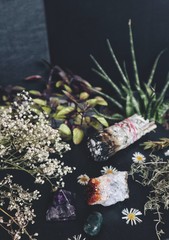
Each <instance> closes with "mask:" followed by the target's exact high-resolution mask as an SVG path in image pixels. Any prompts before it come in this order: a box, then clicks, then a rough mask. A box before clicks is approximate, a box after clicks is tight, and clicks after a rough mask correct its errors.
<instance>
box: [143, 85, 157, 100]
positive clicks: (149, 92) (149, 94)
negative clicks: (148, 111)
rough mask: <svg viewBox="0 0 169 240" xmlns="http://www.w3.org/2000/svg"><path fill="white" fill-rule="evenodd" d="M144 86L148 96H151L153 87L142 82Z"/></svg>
mask: <svg viewBox="0 0 169 240" xmlns="http://www.w3.org/2000/svg"><path fill="white" fill-rule="evenodd" d="M144 88H145V91H146V94H147V96H148V97H150V96H152V94H153V92H155V90H154V88H153V87H151V86H149V85H148V84H147V83H144Z"/></svg>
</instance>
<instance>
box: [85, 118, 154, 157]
mask: <svg viewBox="0 0 169 240" xmlns="http://www.w3.org/2000/svg"><path fill="white" fill-rule="evenodd" d="M156 127H157V126H156V125H155V123H154V122H149V120H145V119H144V118H143V117H142V116H140V115H138V114H134V115H133V116H131V117H129V118H127V119H125V120H123V121H121V122H119V123H115V124H114V125H112V126H110V127H108V128H106V129H104V131H102V132H100V133H97V134H96V135H94V136H93V137H92V138H90V139H89V141H88V148H89V150H90V152H91V155H92V157H93V158H94V160H95V161H105V160H107V159H108V158H109V157H111V156H112V155H113V154H115V153H116V152H118V151H119V150H121V149H124V148H126V147H127V146H129V145H130V144H132V143H133V142H135V141H137V140H138V139H140V138H141V137H142V136H143V135H145V134H146V133H148V132H150V131H152V130H154V129H155V128H156Z"/></svg>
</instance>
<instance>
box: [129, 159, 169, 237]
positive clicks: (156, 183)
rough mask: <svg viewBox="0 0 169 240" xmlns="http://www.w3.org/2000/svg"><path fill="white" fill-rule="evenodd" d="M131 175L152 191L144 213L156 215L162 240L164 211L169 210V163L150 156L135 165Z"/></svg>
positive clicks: (158, 233)
mask: <svg viewBox="0 0 169 240" xmlns="http://www.w3.org/2000/svg"><path fill="white" fill-rule="evenodd" d="M130 175H131V176H132V177H133V178H134V177H135V175H136V176H138V175H139V177H141V180H139V181H138V180H137V182H139V183H141V184H142V185H143V186H147V187H149V188H150V189H151V190H150V192H149V195H148V197H147V199H148V200H147V202H146V203H145V205H144V212H145V214H146V212H147V211H148V210H150V211H152V212H153V213H154V214H155V216H156V218H155V219H154V221H155V222H156V225H155V231H156V235H157V237H158V239H159V240H160V239H161V235H162V234H164V231H163V229H162V227H161V224H164V222H163V219H162V214H163V212H164V210H168V209H169V161H167V160H164V159H162V158H160V157H158V156H156V155H150V158H149V159H148V161H146V162H142V163H140V164H138V163H133V164H132V165H131V171H130Z"/></svg>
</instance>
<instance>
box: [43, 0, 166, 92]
mask: <svg viewBox="0 0 169 240" xmlns="http://www.w3.org/2000/svg"><path fill="white" fill-rule="evenodd" d="M45 5H46V14H47V26H48V34H49V46H50V54H51V60H52V63H53V64H59V65H60V66H61V67H65V68H69V69H71V70H73V71H74V72H75V73H78V74H79V75H82V76H83V77H85V78H87V79H88V80H89V81H94V83H95V84H96V81H97V84H101V80H100V81H99V80H98V77H97V76H96V74H95V73H92V71H91V68H92V67H93V66H94V64H93V62H92V60H91V59H90V57H89V55H90V54H93V55H94V56H95V57H96V59H98V61H99V62H100V64H101V65H102V66H103V67H104V68H105V69H106V70H107V72H108V73H109V74H110V75H111V76H112V79H113V81H115V82H118V81H119V78H120V76H119V73H118V72H117V70H116V67H115V65H114V64H113V61H112V59H111V57H110V54H109V52H108V48H107V45H106V39H107V38H109V39H110V42H111V44H112V47H113V49H114V51H115V53H116V55H117V57H118V59H119V61H120V63H121V64H122V62H123V61H124V60H125V61H126V64H127V69H128V71H129V73H130V76H131V78H132V77H133V75H132V70H131V64H130V63H131V58H130V52H129V36H128V20H129V19H131V20H132V25H133V34H134V42H135V49H136V55H137V62H138V68H139V73H140V76H141V79H142V81H146V79H147V77H148V75H149V72H150V69H151V66H152V64H153V61H154V59H155V57H156V56H157V54H158V53H159V52H160V51H161V50H162V49H165V48H168V47H169V1H168V0H160V1H159V0H148V1H147V0H128V1H125V0H85V1H84V0H71V1H67V0H57V1H56V0H50V1H48V0H45ZM168 69H169V52H168V51H167V52H166V53H165V54H164V55H163V56H162V58H161V60H160V63H159V67H158V69H157V74H156V75H155V81H156V82H157V88H158V89H161V88H162V86H163V85H162V83H164V82H165V78H166V74H167V72H168Z"/></svg>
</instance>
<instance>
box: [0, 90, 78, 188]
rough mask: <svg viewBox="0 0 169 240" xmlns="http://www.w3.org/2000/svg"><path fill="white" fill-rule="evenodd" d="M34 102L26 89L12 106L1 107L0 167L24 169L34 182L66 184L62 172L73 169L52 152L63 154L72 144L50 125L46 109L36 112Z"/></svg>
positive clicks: (53, 185)
mask: <svg viewBox="0 0 169 240" xmlns="http://www.w3.org/2000/svg"><path fill="white" fill-rule="evenodd" d="M33 104H34V103H33V101H32V99H31V98H30V97H29V95H28V93H27V92H23V93H21V94H18V95H17V99H16V101H14V102H13V104H12V105H11V106H10V107H8V108H5V109H1V110H0V114H1V118H0V132H1V136H0V170H4V169H15V170H20V171H25V172H26V173H29V174H30V175H31V176H33V177H34V178H35V183H41V184H43V183H44V182H45V181H48V182H49V183H50V184H51V185H52V187H53V188H55V187H60V186H61V187H63V186H64V182H63V176H64V175H66V174H68V173H71V172H72V170H73V169H72V168H71V167H68V166H64V163H63V162H61V161H60V160H58V159H57V158H51V155H52V154H57V156H60V157H62V156H63V152H65V151H68V150H70V146H69V145H68V144H66V143H64V142H63V141H62V140H61V137H60V134H59V132H58V130H57V129H53V128H52V127H51V126H50V125H49V121H48V120H47V115H46V114H45V113H43V112H39V113H38V114H36V112H34V108H32V105H33Z"/></svg>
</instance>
